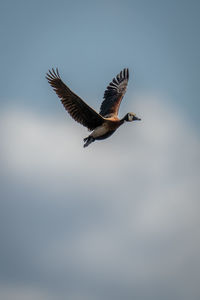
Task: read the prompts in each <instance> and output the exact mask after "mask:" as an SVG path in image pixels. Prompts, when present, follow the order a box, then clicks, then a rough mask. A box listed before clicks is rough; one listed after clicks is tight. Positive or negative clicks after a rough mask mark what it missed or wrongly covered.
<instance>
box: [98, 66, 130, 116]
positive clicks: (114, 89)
mask: <svg viewBox="0 0 200 300" xmlns="http://www.w3.org/2000/svg"><path fill="white" fill-rule="evenodd" d="M128 79H129V71H128V69H123V71H121V72H120V73H119V74H118V75H117V76H116V77H115V78H113V80H112V82H110V84H109V85H108V87H107V89H106V91H105V93H104V101H103V102H102V104H101V108H100V115H102V116H104V117H112V116H117V115H118V111H119V106H120V103H121V101H122V99H123V97H124V94H125V92H126V87H127V84H128Z"/></svg>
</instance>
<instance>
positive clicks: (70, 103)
mask: <svg viewBox="0 0 200 300" xmlns="http://www.w3.org/2000/svg"><path fill="white" fill-rule="evenodd" d="M46 78H47V80H48V82H49V83H50V85H51V86H52V87H53V89H54V91H55V92H56V94H57V95H58V97H59V98H60V99H61V102H62V104H63V105H64V107H65V109H66V110H67V111H68V113H69V114H70V115H71V117H72V118H73V119H74V120H75V121H77V122H79V123H80V124H82V125H83V126H85V127H87V128H88V129H89V130H94V129H95V128H96V127H97V126H100V125H101V124H102V123H103V121H104V119H103V117H102V116H100V115H99V114H98V113H97V112H96V111H95V110H94V109H92V108H91V107H90V106H89V105H87V104H86V103H85V102H84V101H83V100H82V99H81V98H80V97H78V96H77V95H76V94H74V93H73V92H72V91H71V90H70V89H69V88H68V87H67V86H66V85H65V84H64V83H63V81H62V80H61V78H60V74H59V72H58V69H56V71H55V70H54V69H52V71H50V70H49V72H48V73H47V76H46Z"/></svg>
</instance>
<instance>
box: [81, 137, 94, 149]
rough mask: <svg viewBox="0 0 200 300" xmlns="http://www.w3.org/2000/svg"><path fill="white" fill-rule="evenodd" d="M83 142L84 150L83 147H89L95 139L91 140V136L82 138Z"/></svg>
mask: <svg viewBox="0 0 200 300" xmlns="http://www.w3.org/2000/svg"><path fill="white" fill-rule="evenodd" d="M83 141H84V143H85V144H84V145H83V147H84V148H85V147H87V146H89V145H90V144H91V143H92V142H94V141H95V138H93V136H91V135H89V136H88V137H86V138H84V139H83Z"/></svg>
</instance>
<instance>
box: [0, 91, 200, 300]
mask: <svg viewBox="0 0 200 300" xmlns="http://www.w3.org/2000/svg"><path fill="white" fill-rule="evenodd" d="M131 110H133V111H134V109H130V111H131ZM135 110H136V111H137V114H138V115H141V117H142V122H138V123H135V124H125V125H124V126H122V127H121V128H120V129H119V130H118V131H117V132H116V133H115V135H113V136H112V137H111V138H109V139H108V140H105V141H101V142H95V143H93V144H92V145H90V147H88V148H87V149H83V148H82V141H81V139H82V138H83V137H84V136H86V135H87V131H85V129H84V128H82V127H79V126H78V125H77V124H76V123H75V122H73V121H72V120H68V121H65V119H64V117H63V120H62V121H61V120H58V119H56V118H52V117H46V116H36V115H34V114H33V113H30V112H29V111H22V112H20V111H11V112H10V111H9V112H5V113H4V114H3V115H2V116H1V121H2V123H3V125H4V132H3V133H2V137H1V139H2V140H3V141H4V142H3V151H2V157H3V160H4V165H6V166H7V167H8V169H9V174H10V176H12V177H13V178H15V176H16V178H19V177H20V178H22V179H23V180H24V182H25V183H26V179H27V176H30V177H31V179H32V180H33V184H34V185H35V186H38V187H39V186H40V188H41V187H42V188H43V190H44V192H45V191H46V190H48V192H49V193H55V195H56V193H57V192H58V191H59V195H60V194H63V195H64V194H65V195H66V198H65V203H64V204H62V205H63V209H65V210H66V211H67V210H68V209H69V208H70V203H71V199H70V198H71V197H72V195H73V193H75V194H76V195H77V199H76V201H77V204H76V205H77V209H76V210H75V212H74V216H73V217H74V218H75V220H79V221H80V220H82V221H83V224H84V225H83V226H82V225H81V224H78V225H77V224H76V225H75V227H76V230H75V232H74V234H72V235H70V238H69V236H68V235H65V234H60V235H59V236H52V238H51V240H50V241H49V242H48V247H47V248H45V247H44V248H43V249H40V250H41V251H40V257H39V258H38V261H39V264H40V265H41V266H42V268H43V269H44V270H47V271H48V272H49V273H51V274H54V273H56V274H57V276H58V277H59V276H61V277H62V276H63V274H65V273H67V272H68V269H69V268H70V270H71V271H72V273H73V272H74V273H75V274H78V275H77V276H80V277H81V279H82V280H83V281H84V280H90V281H95V280H96V282H98V278H100V279H101V280H102V282H106V281H107V283H109V282H114V283H115V284H116V285H117V286H118V288H120V286H121V287H122V289H123V288H125V287H126V288H127V289H129V290H130V291H131V289H133V285H135V284H136V285H138V286H142V285H143V284H144V285H145V287H146V290H147V291H148V290H149V292H152V290H156V288H157V286H158V285H160V286H161V287H165V288H166V290H170V291H171V292H172V293H173V291H175V294H176V295H177V298H176V299H187V297H186V296H184V294H185V295H188V293H189V291H191V287H192V289H193V291H194V292H195V293H196V295H197V294H198V293H199V286H198V284H196V285H195V286H194V284H193V283H194V278H195V276H196V273H195V272H196V271H195V268H193V265H194V264H199V263H198V261H199V258H198V253H199V251H200V243H199V225H200V222H199V208H200V207H199V201H198V191H197V189H198V180H199V175H200V174H199V161H200V160H199V153H200V151H199V150H200V138H199V136H198V134H197V132H195V131H194V129H193V128H192V127H190V124H188V123H187V122H185V120H184V117H182V116H181V115H180V114H179V113H178V112H177V111H173V110H172V108H171V107H170V106H169V104H167V103H166V102H164V101H159V100H158V99H155V98H154V97H150V98H149V97H148V99H146V97H145V96H143V97H138V101H136V103H135ZM60 118H62V116H61V117H60ZM44 178H45V180H44ZM55 190H56V192H55ZM78 196H79V197H78ZM58 198H59V197H58ZM38 201H43V199H39V200H38ZM57 201H58V199H57V198H56V197H55V214H56V209H57V206H56V205H60V204H57V203H58V202H57ZM73 201H74V199H73ZM86 203H89V206H87V207H93V208H94V207H95V206H96V207H97V211H98V212H96V211H95V213H94V214H95V219H92V215H93V211H92V210H91V211H90V209H89V210H88V215H87V216H86V215H84V213H83V212H82V209H81V208H80V210H79V209H78V206H80V207H83V206H84V205H85V206H86ZM87 205H88V204H87ZM77 214H79V217H77ZM86 219H87V220H88V225H86ZM58 222H59V220H58ZM73 225H74V223H73V224H72V223H71V226H73ZM197 249H198V251H197ZM188 265H189V266H191V270H190V272H191V273H190V276H189V275H188V274H187V272H188ZM84 274H85V275H84ZM103 278H104V279H103ZM166 281H167V282H166ZM149 285H150V286H151V288H150V286H149ZM151 289H152V290H151ZM152 293H153V292H152ZM75 294H76V293H75ZM77 294H79V291H77ZM77 294H76V295H77ZM133 294H134V293H133ZM147 294H148V292H147ZM199 294H200V293H199ZM81 297H82V298H83V297H84V294H83V293H81ZM81 297H78V296H76V297H75V298H76V299H82V298H81ZM184 297H185V298H184ZM93 298H95V294H93ZM147 298H148V297H147ZM145 299H146V298H145ZM191 299H196V298H195V297H194V298H191Z"/></svg>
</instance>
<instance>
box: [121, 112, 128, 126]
mask: <svg viewBox="0 0 200 300" xmlns="http://www.w3.org/2000/svg"><path fill="white" fill-rule="evenodd" d="M127 121H128V114H126V115H125V116H124V117H123V118H122V119H121V120H120V123H121V124H123V123H124V122H127Z"/></svg>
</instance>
